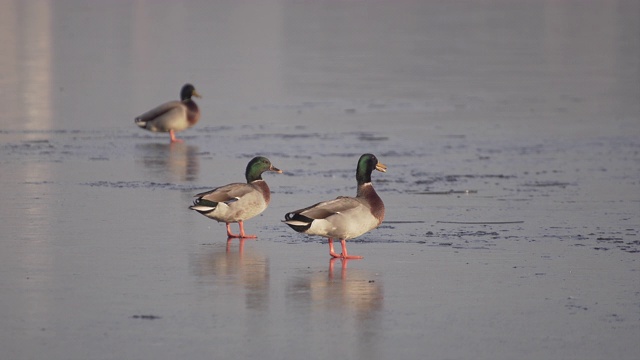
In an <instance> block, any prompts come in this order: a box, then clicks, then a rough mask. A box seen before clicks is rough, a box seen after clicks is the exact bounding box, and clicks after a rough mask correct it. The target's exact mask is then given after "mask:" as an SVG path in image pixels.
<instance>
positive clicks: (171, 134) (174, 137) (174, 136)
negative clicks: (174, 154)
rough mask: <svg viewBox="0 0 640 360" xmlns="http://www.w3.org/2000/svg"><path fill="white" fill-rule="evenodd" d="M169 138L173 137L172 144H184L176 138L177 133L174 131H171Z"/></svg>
mask: <svg viewBox="0 0 640 360" xmlns="http://www.w3.org/2000/svg"><path fill="white" fill-rule="evenodd" d="M169 136H171V142H172V143H175V142H179V143H181V142H182V140H180V139H177V138H176V133H175V132H174V131H173V130H169Z"/></svg>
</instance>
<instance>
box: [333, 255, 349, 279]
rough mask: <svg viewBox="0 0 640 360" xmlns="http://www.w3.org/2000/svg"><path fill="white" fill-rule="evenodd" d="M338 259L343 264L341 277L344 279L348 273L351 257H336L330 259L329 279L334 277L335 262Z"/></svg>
mask: <svg viewBox="0 0 640 360" xmlns="http://www.w3.org/2000/svg"><path fill="white" fill-rule="evenodd" d="M338 260H340V264H342V267H341V270H342V271H341V272H340V278H342V279H344V278H345V277H346V275H347V263H348V262H349V259H338V258H335V257H334V258H331V260H329V279H333V264H334V263H335V262H336V261H338Z"/></svg>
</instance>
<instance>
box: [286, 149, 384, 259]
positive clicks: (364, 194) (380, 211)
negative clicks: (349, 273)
mask: <svg viewBox="0 0 640 360" xmlns="http://www.w3.org/2000/svg"><path fill="white" fill-rule="evenodd" d="M374 169H375V170H378V171H381V172H386V171H387V167H386V166H385V165H384V164H382V163H380V162H378V159H377V158H376V157H375V156H374V155H372V154H364V155H362V156H361V157H360V160H358V167H357V168H356V180H357V181H358V191H357V193H356V197H349V196H339V197H337V198H336V199H334V200H329V201H324V202H320V203H317V204H315V205H311V206H309V207H307V208H304V209H300V210H296V211H292V212H290V213H288V214H286V215H285V220H283V222H284V223H285V224H287V225H289V226H290V227H291V228H292V229H293V230H295V231H297V232H300V233H305V234H309V235H320V236H324V237H326V238H329V254H330V255H331V256H332V257H334V258H342V259H362V257H361V256H353V255H349V254H348V253H347V245H346V240H349V239H353V238H355V237H358V236H360V235H362V234H364V233H366V232H368V231H370V230H373V229H375V228H377V227H378V226H379V225H380V224H381V223H382V219H384V203H383V202H382V199H380V197H379V196H378V194H377V193H376V191H375V190H374V189H373V185H372V184H371V172H373V170H374ZM334 238H338V239H340V243H341V245H342V254H336V252H335V251H334V249H333V239H334Z"/></svg>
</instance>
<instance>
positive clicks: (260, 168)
mask: <svg viewBox="0 0 640 360" xmlns="http://www.w3.org/2000/svg"><path fill="white" fill-rule="evenodd" d="M265 171H273V172H277V173H278V174H282V170H280V169H278V168H277V167H275V166H273V164H271V161H269V159H267V158H266V157H264V156H256V157H254V158H253V159H251V161H249V164H247V171H246V172H245V177H246V178H247V183H250V182H252V181H256V180H262V173H263V172H265Z"/></svg>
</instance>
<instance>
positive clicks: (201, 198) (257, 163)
mask: <svg viewBox="0 0 640 360" xmlns="http://www.w3.org/2000/svg"><path fill="white" fill-rule="evenodd" d="M265 171H274V172H277V173H279V174H282V170H280V169H278V168H276V167H274V166H273V165H272V164H271V161H269V159H267V158H265V157H262V156H257V157H254V158H253V159H251V161H249V164H247V170H246V171H245V177H246V179H247V183H246V184H244V183H232V184H228V185H224V186H220V187H218V188H215V189H213V190H210V191H207V192H203V193H200V194H197V195H195V197H196V200H195V201H194V202H193V205H192V206H190V207H189V209H191V210H195V211H197V212H199V213H200V214H202V215H204V216H206V217H208V218H211V219H213V220H217V221H219V222H224V223H226V225H227V236H228V237H229V238H255V237H256V235H247V234H245V232H244V224H243V222H244V221H245V220H247V219H250V218H252V217H254V216H256V215H258V214H260V213H261V212H263V211H264V210H265V209H266V208H267V205H269V201H270V200H271V192H270V190H269V186H268V185H267V183H266V182H265V181H264V180H262V173H263V172H265ZM236 222H237V223H238V226H239V227H240V233H239V234H237V235H236V234H233V233H231V223H236Z"/></svg>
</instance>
